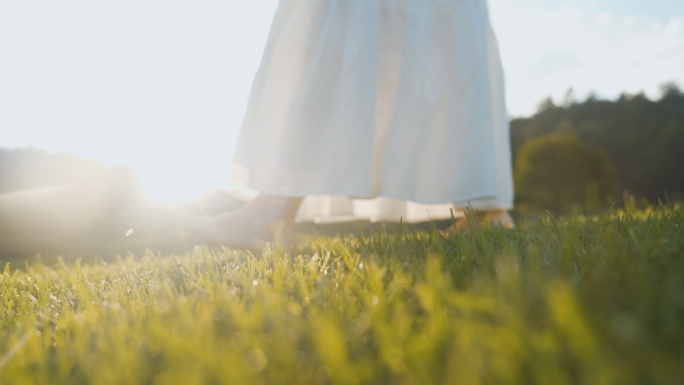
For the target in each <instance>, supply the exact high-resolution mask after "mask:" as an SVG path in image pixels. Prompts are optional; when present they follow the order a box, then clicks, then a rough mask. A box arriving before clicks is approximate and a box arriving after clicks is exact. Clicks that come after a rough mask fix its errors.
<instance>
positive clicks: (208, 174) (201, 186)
mask: <svg viewBox="0 0 684 385" xmlns="http://www.w3.org/2000/svg"><path fill="white" fill-rule="evenodd" d="M138 170H139V174H140V182H141V184H142V187H143V191H144V192H145V195H147V196H148V197H149V198H150V199H152V200H155V201H158V202H167V203H178V202H183V201H189V200H192V199H195V198H197V197H198V196H200V195H201V194H203V193H207V192H209V191H212V190H216V189H220V188H223V189H227V188H228V187H229V185H228V182H227V181H226V182H225V183H221V178H220V177H217V175H220V174H219V173H214V172H212V171H214V169H213V168H210V167H197V169H196V170H195V172H190V171H191V170H187V169H186V170H184V171H185V172H177V173H159V172H156V173H150V172H146V171H147V170H146V169H144V168H140V167H139V168H138Z"/></svg>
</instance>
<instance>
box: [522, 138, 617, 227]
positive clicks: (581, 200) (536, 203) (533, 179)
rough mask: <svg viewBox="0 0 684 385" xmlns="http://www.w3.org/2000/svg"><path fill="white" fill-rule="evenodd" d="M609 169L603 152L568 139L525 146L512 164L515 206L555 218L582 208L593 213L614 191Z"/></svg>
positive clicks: (552, 139) (543, 139) (609, 164)
mask: <svg viewBox="0 0 684 385" xmlns="http://www.w3.org/2000/svg"><path fill="white" fill-rule="evenodd" d="M612 175H613V165H612V164H611V162H610V160H609V159H608V157H607V156H606V154H605V152H604V151H602V150H599V149H594V148H592V147H590V146H589V145H587V144H586V143H584V142H582V141H580V140H579V139H577V138H576V137H575V136H572V135H548V136H543V137H540V138H536V139H532V140H530V141H528V142H526V143H525V144H524V145H523V146H522V147H521V148H520V150H519V151H518V154H517V158H516V162H515V171H514V179H515V188H516V203H517V204H519V205H520V206H521V207H522V208H529V209H532V210H536V211H542V212H543V211H545V210H549V211H551V212H553V213H556V214H561V213H566V212H570V211H571V210H572V209H574V208H582V209H586V210H589V211H590V212H597V211H599V210H601V209H603V208H604V206H606V205H607V202H608V198H609V197H610V196H611V194H612V193H613V190H614V185H615V184H614V181H613V178H612Z"/></svg>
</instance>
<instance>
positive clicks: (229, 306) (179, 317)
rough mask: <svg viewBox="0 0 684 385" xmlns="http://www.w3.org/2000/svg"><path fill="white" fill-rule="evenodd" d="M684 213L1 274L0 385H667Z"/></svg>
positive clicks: (678, 323)
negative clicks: (53, 384) (370, 384)
mask: <svg viewBox="0 0 684 385" xmlns="http://www.w3.org/2000/svg"><path fill="white" fill-rule="evenodd" d="M683 255H684V210H682V209H681V208H663V207H659V208H651V209H647V210H642V211H636V210H634V209H631V210H629V212H624V211H623V212H619V213H612V214H610V215H609V214H606V215H603V216H599V217H581V216H570V217H566V218H560V219H554V218H553V217H550V216H549V217H547V218H545V219H542V220H539V221H530V222H526V223H522V224H521V225H520V226H519V227H518V228H517V229H515V230H512V231H504V230H497V229H486V228H481V229H475V230H474V231H473V232H471V233H467V234H456V235H453V234H447V233H445V232H439V231H437V230H432V231H422V230H411V231H408V230H406V229H405V228H403V227H400V228H399V229H397V230H393V231H391V232H389V233H388V232H387V231H383V230H380V231H376V232H374V233H372V234H370V235H359V236H338V237H318V238H310V239H305V240H301V241H300V242H298V243H297V244H295V245H294V246H293V247H292V248H291V249H288V250H286V249H283V248H280V247H274V248H272V249H271V248H267V249H266V250H265V251H264V252H263V253H262V254H261V255H252V254H250V253H248V252H246V251H240V250H227V249H206V248H196V249H195V250H194V252H192V253H191V254H188V255H168V256H160V255H156V254H154V253H152V252H149V253H148V254H147V255H144V256H140V257H133V256H128V257H124V258H119V259H117V260H115V261H89V262H78V261H76V262H59V263H57V264H55V265H52V266H46V265H44V264H41V263H32V264H27V265H26V266H25V267H22V268H21V269H14V267H15V266H12V267H10V266H9V265H8V266H7V267H6V268H5V269H4V272H3V273H2V275H0V383H1V384H49V383H55V384H103V385H104V384H159V385H161V384H184V385H185V384H187V385H191V384H231V383H238V384H294V383H297V384H355V383H373V384H442V383H444V384H451V383H454V384H535V383H536V384H656V383H657V384H675V383H682V381H683V379H684V326H683V325H684V258H683Z"/></svg>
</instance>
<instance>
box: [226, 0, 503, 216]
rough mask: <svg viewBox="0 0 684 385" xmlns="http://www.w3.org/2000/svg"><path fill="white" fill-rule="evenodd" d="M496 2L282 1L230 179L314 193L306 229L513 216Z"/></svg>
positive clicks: (265, 189)
mask: <svg viewBox="0 0 684 385" xmlns="http://www.w3.org/2000/svg"><path fill="white" fill-rule="evenodd" d="M510 157H511V155H510V144H509V126H508V117H507V113H506V104H505V100H504V81H503V71H502V67H501V62H500V59H499V53H498V47H497V43H496V39H495V37H494V34H493V31H492V29H491V27H490V24H489V18H488V14H487V5H486V3H485V0H281V2H280V5H279V7H278V10H277V12H276V16H275V20H274V22H273V26H272V30H271V34H270V37H269V40H268V44H267V47H266V50H265V53H264V56H263V60H262V63H261V66H260V69H259V71H258V74H257V76H256V79H255V81H254V85H253V89H252V93H251V96H250V101H249V105H248V109H247V114H246V117H245V121H244V125H243V128H242V131H241V133H240V138H239V140H238V145H237V148H236V151H235V156H234V159H233V165H232V169H231V175H232V176H231V178H232V180H231V183H232V184H233V185H234V186H238V187H239V186H243V187H248V188H251V189H253V190H256V191H259V192H260V193H263V194H270V195H283V196H306V197H307V198H306V199H305V201H304V202H303V204H302V207H301V209H300V211H299V214H298V220H299V221H309V220H316V221H326V220H354V219H371V220H399V218H401V217H403V218H404V221H409V222H411V221H422V220H428V219H439V218H448V217H449V216H450V215H451V213H450V209H452V208H454V209H459V208H463V207H466V206H469V205H470V206H473V207H475V208H510V207H511V206H512V201H513V187H512V177H511V159H510Z"/></svg>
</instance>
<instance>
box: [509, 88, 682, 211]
mask: <svg viewBox="0 0 684 385" xmlns="http://www.w3.org/2000/svg"><path fill="white" fill-rule="evenodd" d="M662 89H663V94H662V97H661V98H660V100H657V101H652V100H649V99H648V98H647V97H646V96H645V95H644V94H637V95H626V94H625V95H622V96H621V97H620V98H619V99H618V100H616V101H605V100H599V99H597V98H596V97H593V96H592V97H590V98H588V99H587V100H586V101H584V102H582V103H576V102H572V101H568V102H566V103H564V105H563V106H556V105H554V104H553V103H552V102H551V101H550V100H547V101H546V102H545V103H544V104H543V106H541V107H540V111H539V112H538V113H537V114H536V115H534V116H532V117H530V118H524V119H515V120H513V121H512V122H511V141H512V145H513V153H514V158H513V159H516V158H517V153H518V152H519V151H520V149H521V148H522V146H523V145H524V143H525V142H526V141H528V140H531V139H535V138H539V137H542V136H546V135H553V134H562V135H574V136H576V137H577V138H578V139H579V140H581V141H582V142H584V143H586V144H588V145H589V146H591V147H594V148H597V149H601V150H603V151H605V153H606V154H607V155H608V158H609V159H610V162H611V163H612V164H613V165H614V166H615V179H616V181H617V188H616V189H615V192H614V196H613V198H614V199H615V200H616V201H618V202H619V201H620V199H621V197H622V193H623V192H629V193H630V194H634V195H635V196H636V197H637V198H639V199H646V200H648V201H650V202H652V203H657V202H658V199H659V198H660V199H663V198H666V194H667V196H669V199H672V200H682V199H684V93H682V92H681V91H680V90H679V88H678V87H677V86H676V85H674V84H667V85H664V86H663V87H662Z"/></svg>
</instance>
